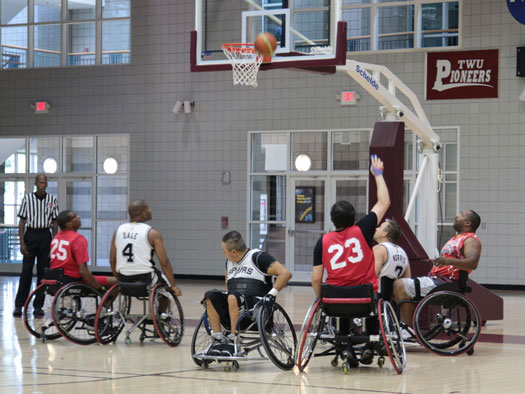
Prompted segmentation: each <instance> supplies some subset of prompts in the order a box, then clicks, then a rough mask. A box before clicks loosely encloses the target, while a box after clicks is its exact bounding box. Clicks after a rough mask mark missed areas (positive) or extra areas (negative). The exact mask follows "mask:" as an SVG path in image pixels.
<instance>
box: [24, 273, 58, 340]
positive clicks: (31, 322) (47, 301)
mask: <svg viewBox="0 0 525 394" xmlns="http://www.w3.org/2000/svg"><path fill="white" fill-rule="evenodd" d="M47 287H48V285H47V284H43V283H42V284H40V285H39V286H38V287H37V288H36V289H35V290H33V292H31V294H30V295H29V297H27V300H26V302H25V304H24V315H23V319H24V325H25V327H26V329H27V331H29V333H30V334H31V335H33V336H34V337H36V338H38V339H42V340H43V341H46V340H48V339H49V340H52V339H57V338H60V337H61V335H60V332H58V330H57V329H56V327H55V324H54V323H53V317H52V316H51V315H52V311H51V307H52V303H53V296H52V295H51V294H49V293H48V292H47ZM39 297H43V298H44V305H43V308H42V310H43V311H44V316H37V315H35V314H34V310H33V313H32V314H30V313H29V307H30V306H32V305H33V302H34V301H35V299H37V298H39ZM33 308H34V307H33Z"/></svg>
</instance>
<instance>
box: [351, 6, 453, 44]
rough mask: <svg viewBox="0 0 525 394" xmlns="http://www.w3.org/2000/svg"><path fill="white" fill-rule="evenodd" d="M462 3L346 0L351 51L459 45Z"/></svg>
mask: <svg viewBox="0 0 525 394" xmlns="http://www.w3.org/2000/svg"><path fill="white" fill-rule="evenodd" d="M459 5H460V2H459V1H440V2H436V1H432V0H342V19H343V20H344V21H346V22H347V25H348V33H347V50H348V51H349V52H358V51H382V50H398V49H413V48H429V47H457V46H459Z"/></svg>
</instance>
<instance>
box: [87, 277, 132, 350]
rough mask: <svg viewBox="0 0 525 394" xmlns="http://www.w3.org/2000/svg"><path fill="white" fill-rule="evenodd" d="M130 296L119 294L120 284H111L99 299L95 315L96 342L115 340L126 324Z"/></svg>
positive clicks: (103, 342) (104, 342)
mask: <svg viewBox="0 0 525 394" xmlns="http://www.w3.org/2000/svg"><path fill="white" fill-rule="evenodd" d="M130 307H131V297H129V296H124V295H122V294H120V286H119V285H118V284H116V285H113V287H111V288H110V289H109V290H108V291H107V292H106V294H104V296H103V297H102V299H101V300H100V305H99V307H98V309H97V314H96V316H95V337H96V339H97V342H98V343H101V344H102V345H107V344H108V343H112V342H115V341H116V340H117V337H118V336H119V334H120V333H121V332H122V330H123V329H124V327H125V326H126V316H127V315H128V314H129V310H130Z"/></svg>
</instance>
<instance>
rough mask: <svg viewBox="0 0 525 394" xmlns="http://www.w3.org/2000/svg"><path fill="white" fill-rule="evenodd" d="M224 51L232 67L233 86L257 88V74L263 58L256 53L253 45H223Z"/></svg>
mask: <svg viewBox="0 0 525 394" xmlns="http://www.w3.org/2000/svg"><path fill="white" fill-rule="evenodd" d="M222 50H223V52H224V54H225V55H226V57H227V58H228V59H229V60H230V62H231V65H232V70H233V84H234V85H237V84H241V85H251V86H253V87H254V88H255V87H257V72H258V71H259V66H260V65H261V63H262V61H263V58H262V56H259V55H257V54H256V53H255V49H254V47H253V44H249V43H240V44H236V43H232V44H223V45H222Z"/></svg>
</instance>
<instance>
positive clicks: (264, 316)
mask: <svg viewBox="0 0 525 394" xmlns="http://www.w3.org/2000/svg"><path fill="white" fill-rule="evenodd" d="M257 325H258V328H259V334H260V336H261V340H262V344H263V347H264V350H265V351H266V354H267V355H268V358H269V359H270V360H271V361H272V362H273V363H274V365H275V366H276V367H278V368H280V369H282V370H285V371H286V370H290V369H292V368H293V366H294V355H295V349H296V347H297V335H296V334H295V329H294V326H293V324H292V321H291V320H290V317H289V316H288V315H287V314H286V312H285V310H284V309H283V308H282V307H281V306H280V305H279V304H277V303H275V304H273V306H271V307H268V306H265V305H263V306H262V307H260V308H259V311H258V314H257Z"/></svg>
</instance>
